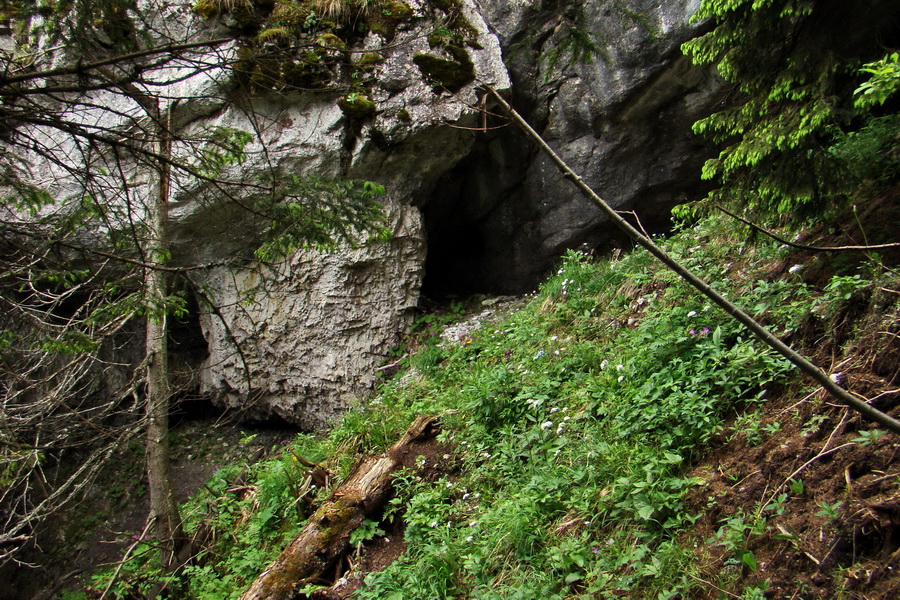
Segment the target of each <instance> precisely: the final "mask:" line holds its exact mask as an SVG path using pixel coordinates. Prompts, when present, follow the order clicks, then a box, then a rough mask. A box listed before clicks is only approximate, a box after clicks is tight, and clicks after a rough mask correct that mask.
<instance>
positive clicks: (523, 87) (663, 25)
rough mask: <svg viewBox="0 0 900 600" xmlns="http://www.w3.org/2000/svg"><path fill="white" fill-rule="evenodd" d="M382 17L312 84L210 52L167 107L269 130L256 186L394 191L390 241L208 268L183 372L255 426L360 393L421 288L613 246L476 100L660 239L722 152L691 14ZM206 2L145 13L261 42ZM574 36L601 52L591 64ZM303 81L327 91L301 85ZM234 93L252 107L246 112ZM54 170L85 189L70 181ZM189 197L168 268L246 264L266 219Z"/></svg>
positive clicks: (176, 119)
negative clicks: (496, 100) (695, 131)
mask: <svg viewBox="0 0 900 600" xmlns="http://www.w3.org/2000/svg"><path fill="white" fill-rule="evenodd" d="M154 2H155V0H142V4H148V5H152V4H153V3H154ZM388 4H389V5H390V10H389V11H388V12H391V11H393V12H392V13H391V14H394V15H395V16H396V15H399V16H400V17H402V18H400V17H398V18H396V19H393V20H391V19H389V21H390V22H389V23H387V25H386V24H385V22H382V23H381V25H380V26H379V27H380V28H381V29H380V30H379V31H376V30H375V29H378V28H375V27H374V26H373V29H371V30H369V31H368V33H367V34H365V35H362V34H359V33H358V32H357V33H353V34H352V35H351V36H350V38H352V39H349V40H348V42H349V43H350V46H349V47H341V46H340V44H339V43H338V42H337V41H335V39H333V37H331V38H329V37H327V36H325V37H320V38H318V39H317V40H315V42H314V43H315V45H316V47H317V48H318V50H317V52H319V58H317V59H316V61H320V62H319V63H316V64H315V65H313V66H314V67H315V69H319V70H318V71H316V70H315V69H313V67H312V66H310V64H312V63H310V64H306V63H302V61H301V62H298V63H291V62H285V63H279V64H277V65H275V66H274V67H273V65H272V63H267V62H265V61H262V60H257V62H256V64H255V66H252V63H251V67H246V68H245V71H246V72H244V73H243V74H241V73H237V74H235V73H234V72H232V71H230V70H228V69H221V68H217V67H216V66H215V65H216V62H217V60H218V58H217V56H214V55H210V57H209V60H208V61H207V64H206V65H204V68H203V70H202V71H198V72H197V73H196V74H192V72H191V69H192V68H193V66H192V65H196V64H199V63H196V62H195V63H192V64H190V65H189V64H186V65H184V67H183V68H184V74H185V76H184V78H183V79H182V81H181V82H180V83H179V84H178V89H177V90H174V92H173V93H172V96H173V97H179V98H180V99H179V101H178V102H177V104H173V107H174V108H173V123H174V125H175V126H176V127H177V128H178V130H179V132H180V133H181V135H182V137H183V138H185V139H191V138H197V139H202V138H203V136H204V135H205V133H204V132H208V131H211V130H213V129H214V128H216V127H220V126H225V127H231V128H234V129H239V130H246V131H251V132H253V133H254V140H253V142H251V144H250V145H249V146H248V147H247V148H246V153H247V159H246V160H245V161H244V162H243V163H242V164H240V165H238V166H233V167H232V171H235V170H237V171H238V174H239V177H240V178H241V179H243V180H245V181H249V182H252V181H254V180H255V179H256V178H257V177H258V176H260V175H263V174H271V173H274V174H276V175H278V176H299V177H304V176H309V175H315V176H320V177H330V178H359V179H367V180H372V181H376V182H378V183H381V184H383V185H384V186H385V188H386V189H387V197H386V200H385V206H386V209H387V213H388V215H389V226H390V227H391V228H392V229H393V231H394V236H393V239H392V240H390V241H388V242H378V243H373V244H367V245H363V246H362V247H359V248H355V249H350V248H348V249H346V250H344V251H341V252H337V253H332V254H325V253H319V252H315V251H310V250H303V251H299V252H297V253H296V254H294V255H292V256H289V257H286V258H285V259H284V260H283V261H281V262H280V263H278V264H275V265H267V266H260V265H255V266H254V265H253V264H252V262H250V263H248V262H245V263H244V265H245V266H243V267H241V268H225V267H224V266H218V267H215V268H212V269H207V270H205V271H204V270H199V271H195V272H194V275H193V277H194V283H195V284H196V285H197V286H199V287H201V288H203V289H205V290H206V292H205V293H206V295H207V296H208V298H209V299H211V300H213V304H214V305H215V306H216V309H215V310H206V312H203V313H202V314H201V315H200V319H199V323H198V324H197V327H200V328H202V334H203V338H205V340H206V342H207V346H208V347H207V351H206V352H205V353H203V356H192V357H188V358H187V359H185V361H184V362H185V363H186V364H191V365H196V364H198V363H202V364H201V366H200V377H199V378H198V379H199V381H200V384H199V387H200V389H199V391H200V392H201V393H202V394H204V395H206V396H208V397H210V398H212V399H213V400H214V401H215V402H218V403H220V404H223V405H226V406H229V407H233V408H238V409H240V410H242V411H244V415H245V416H246V417H247V418H250V419H265V418H268V417H271V416H278V417H281V418H283V419H285V420H287V421H290V422H292V423H295V424H297V425H299V426H302V427H305V428H309V429H314V428H318V427H322V426H324V425H326V424H327V422H328V421H329V419H330V418H332V417H333V416H334V415H336V414H338V413H339V412H340V411H341V410H342V409H343V408H344V407H346V406H347V404H348V403H349V402H350V401H351V400H352V399H353V398H357V397H362V396H364V395H365V393H366V392H367V390H369V389H370V387H371V384H372V382H373V379H374V376H375V373H376V369H377V367H378V366H379V365H380V364H381V363H382V361H383V360H384V359H385V357H386V355H387V352H388V348H389V347H390V345H391V344H393V343H394V342H396V341H397V340H398V337H399V336H400V335H402V333H403V332H404V331H405V330H406V329H407V328H408V327H409V324H410V322H411V318H412V314H413V310H414V308H415V307H416V305H417V304H418V302H419V298H420V295H421V289H422V286H423V281H424V282H425V283H426V284H427V286H428V287H429V288H430V290H431V291H433V292H435V293H440V292H453V293H466V292H473V291H488V292H504V293H508V292H520V291H525V290H528V289H530V288H532V287H533V286H534V285H535V284H536V283H537V282H538V281H539V279H540V277H541V276H542V275H543V274H545V273H546V271H547V270H548V269H549V268H551V266H552V265H553V262H554V261H555V260H556V259H557V258H558V256H559V255H560V254H561V253H562V252H563V251H564V250H565V249H566V248H570V247H576V246H579V245H583V244H587V245H588V246H589V247H595V246H597V245H601V244H603V243H605V242H606V241H608V240H609V239H611V238H612V237H614V235H615V234H614V233H613V232H611V231H609V228H608V227H606V226H605V224H604V222H603V220H602V217H601V215H600V213H599V212H598V211H597V210H596V209H595V208H594V207H592V206H591V205H590V204H589V203H588V202H586V201H585V200H583V199H582V198H581V197H580V196H579V195H578V194H577V193H576V191H575V190H574V188H573V187H572V186H571V185H570V184H569V183H568V182H566V181H565V180H563V178H562V177H561V176H560V175H559V174H558V173H557V172H556V170H555V168H554V167H553V166H552V165H551V164H550V163H549V161H548V160H547V159H546V158H545V157H543V156H541V155H539V154H537V153H536V152H535V151H534V149H533V148H532V147H531V146H530V145H529V144H528V143H527V142H526V141H525V139H524V138H523V136H522V135H521V134H520V133H519V132H518V131H517V130H515V129H514V128H513V127H511V126H509V125H508V123H507V122H506V121H504V120H503V119H502V118H500V117H497V116H492V115H486V114H485V113H483V112H482V109H484V108H487V109H490V104H489V103H488V104H484V103H483V100H484V98H485V95H484V93H483V91H481V90H480V89H479V86H480V85H481V84H482V83H487V84H490V85H493V86H494V87H496V88H498V89H501V90H506V91H507V93H508V94H509V95H510V98H511V100H512V102H513V104H514V105H515V106H516V107H517V108H518V109H519V110H520V111H521V112H522V113H523V114H524V115H525V116H526V118H528V119H529V120H530V122H531V123H532V124H533V125H534V126H535V127H536V128H537V129H538V131H540V132H542V133H543V135H544V136H545V138H546V139H547V140H548V142H549V143H550V144H551V145H552V146H553V147H555V148H556V149H557V151H558V152H559V153H560V154H561V155H562V156H563V158H565V159H566V160H567V161H569V163H570V164H571V165H572V167H573V168H574V169H575V170H576V171H578V172H580V173H581V174H582V175H583V176H584V178H585V180H586V181H587V182H588V183H589V184H590V185H592V186H593V187H594V189H596V190H597V191H598V192H599V193H600V194H601V195H602V196H604V197H605V198H606V199H607V200H609V201H610V202H611V203H612V204H614V205H615V206H617V207H619V208H621V209H624V210H635V211H636V212H637V213H638V214H639V215H640V218H641V220H642V222H643V223H644V224H645V225H648V226H655V225H658V224H660V223H665V222H667V220H668V209H669V208H670V207H671V206H672V205H673V204H675V203H677V202H679V201H683V200H687V199H690V198H692V197H696V196H697V195H699V193H700V192H701V191H702V190H703V184H702V183H701V182H700V181H699V168H700V165H701V164H702V162H703V160H704V158H705V157H706V156H707V152H706V151H705V149H704V148H703V147H702V145H701V144H700V143H699V142H698V140H697V139H696V138H695V137H694V136H693V135H692V134H691V132H690V126H691V124H692V123H693V122H694V121H695V120H697V119H698V118H700V117H701V116H703V115H704V114H707V113H708V112H709V110H710V107H711V106H712V105H713V104H714V103H715V102H717V101H718V98H719V94H720V84H719V82H718V81H717V80H716V79H715V78H714V77H712V76H711V75H710V74H709V73H708V72H706V71H703V70H700V69H697V68H694V67H692V66H691V65H690V64H689V63H688V61H687V60H686V59H685V58H684V57H682V56H681V54H680V51H679V46H680V44H681V43H682V42H683V41H685V40H686V39H688V38H689V37H690V36H691V35H692V34H693V33H694V31H695V25H691V24H690V23H689V17H690V15H691V14H692V13H693V12H694V11H695V10H696V8H697V4H698V2H697V1H696V0H673V1H671V2H666V3H663V4H661V3H655V2H650V1H648V0H630V1H629V2H613V1H601V2H592V3H566V2H559V1H541V0H533V1H527V0H515V1H499V0H441V1H440V2H436V1H431V2H427V1H425V0H408V1H407V2H406V4H401V3H397V2H393V3H388ZM191 6H200V4H199V3H198V4H196V5H194V4H193V3H191V4H190V5H188V4H184V5H176V4H165V5H164V6H162V5H161V6H160V7H159V8H153V7H152V6H151V7H150V8H152V10H150V9H148V10H147V11H146V14H148V15H151V17H150V18H153V19H156V20H157V21H160V22H161V23H164V24H166V26H165V28H164V29H170V30H172V31H177V32H178V35H186V32H191V31H197V30H204V29H206V30H209V35H211V36H218V35H222V34H228V33H234V32H236V31H244V30H245V29H246V28H247V27H248V26H247V25H246V23H245V24H243V25H242V24H241V23H240V22H239V19H238V20H236V17H235V16H234V15H230V14H229V13H227V12H226V13H222V14H218V16H214V17H212V18H208V19H207V18H200V17H199V16H198V15H197V12H196V9H194V10H192V9H191ZM267 6H269V5H268V4H267ZM386 6H387V5H386ZM267 10H272V9H267ZM386 10H387V9H386ZM153 15H155V16H153ZM387 26H389V27H388V29H390V31H387V32H386V31H385V30H384V28H385V27H387ZM242 28H243V29H242ZM261 35H262V34H259V35H257V37H256V40H257V41H256V42H254V43H256V44H257V45H259V44H260V43H261V42H259V39H260V36H261ZM273 35H274V34H273ZM279 35H281V34H279ZM579 39H581V40H585V39H587V40H593V41H592V42H591V43H590V44H589V45H588V47H587V50H586V49H585V47H584V46H583V45H582V46H579V45H578V43H576V42H577V41H578V40H579ZM338 41H339V42H340V43H344V42H342V41H340V40H338ZM331 45H333V47H331ZM263 49H264V50H265V48H263ZM460 49H461V50H460ZM218 52H219V53H220V54H221V53H225V54H226V55H228V53H231V54H230V56H232V57H234V56H235V55H239V53H240V52H241V51H240V49H239V48H238V47H237V46H234V45H232V46H229V47H224V48H220V49H219V50H218ZM363 57H369V58H366V59H365V60H363ZM372 57H375V58H374V59H373V58H372ZM202 62H203V61H200V63H202ZM314 62H315V61H314ZM239 64H240V63H239ZM298 65H299V66H298ZM323 65H324V66H323ZM301 67H302V68H301ZM448 68H449V70H448ZM267 69H268V70H267ZM272 69H274V70H272ZM298 69H299V71H298ZM304 69H306V70H304ZM147 76H148V77H152V76H153V74H152V73H150V74H148V75H147ZM263 76H265V77H263ZM288 76H291V77H300V78H301V79H302V80H303V82H304V83H305V84H309V85H311V86H312V87H314V88H315V89H313V90H311V91H298V90H296V89H287V88H285V87H283V86H282V85H281V82H283V81H284V80H285V78H287V77H288ZM235 77H238V78H241V77H243V78H244V79H245V81H244V85H245V86H249V87H250V88H251V89H252V90H253V91H252V93H250V94H235V93H234V92H235V89H236V85H235V83H236V82H235V79H234V78H235ZM322 77H324V79H321V78H322ZM316 78H319V79H316ZM329 78H332V79H333V80H331V79H329ZM361 82H362V83H361ZM300 87H301V88H302V87H303V86H300ZM350 90H356V92H355V93H348V91H350ZM117 98H118V99H119V100H122V97H121V96H118V97H117ZM360 98H363V99H364V100H365V101H366V102H362V103H359V100H360ZM93 103H94V108H92V109H90V110H88V111H86V112H85V113H84V115H83V118H84V119H86V120H95V121H99V120H105V121H104V122H106V121H109V125H108V126H109V127H110V128H111V129H114V128H115V126H116V125H115V120H116V119H117V118H119V117H120V116H122V115H132V114H136V112H137V109H136V106H135V105H134V103H133V102H130V103H129V102H128V101H127V99H125V103H124V104H121V105H114V104H113V103H112V102H111V101H110V99H109V98H105V97H103V93H102V92H98V95H97V97H95V98H93ZM103 106H112V109H113V111H112V112H104V110H105V109H101V108H97V107H103ZM95 113H96V114H95ZM195 134H196V135H195ZM63 146H65V143H63V144H61V147H63ZM177 151H178V148H177V147H176V152H177ZM47 174H48V175H47V178H48V180H49V181H52V182H53V185H56V186H57V187H59V188H60V189H66V190H71V186H70V185H69V184H68V183H66V181H65V174H64V173H62V172H59V171H58V170H57V171H53V170H47ZM142 181H143V183H141V185H149V184H150V183H152V182H150V181H149V180H147V178H146V176H144V178H143V180H142ZM177 184H178V185H176V186H174V194H173V197H172V199H171V204H170V217H171V227H172V250H173V264H180V265H200V264H205V263H210V262H215V261H218V260H220V259H222V258H223V257H226V256H244V257H246V258H249V256H250V254H249V251H250V250H252V248H253V247H254V246H255V245H256V244H258V241H259V223H258V222H256V221H254V220H253V219H252V218H248V217H247V215H246V214H245V212H243V211H242V210H241V209H239V208H236V207H237V206H238V204H240V203H244V204H247V203H249V202H250V201H252V197H245V198H243V199H242V198H234V197H228V195H227V194H226V195H223V194H221V193H220V191H219V190H218V188H216V187H215V186H210V185H206V184H197V183H196V182H191V181H187V180H185V181H179V182H177ZM234 200H238V202H237V203H236V202H234ZM200 304H201V306H203V303H202V302H201V303H200Z"/></svg>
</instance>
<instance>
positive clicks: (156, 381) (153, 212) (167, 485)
mask: <svg viewBox="0 0 900 600" xmlns="http://www.w3.org/2000/svg"><path fill="white" fill-rule="evenodd" d="M154 116H155V117H156V118H157V119H158V123H157V126H158V128H159V133H160V139H159V142H158V145H159V150H158V151H159V154H160V156H162V157H166V156H168V153H169V152H170V144H169V135H168V128H167V124H166V123H164V122H163V121H162V115H161V114H160V111H159V110H158V105H157V111H156V114H155V115H154ZM158 173H159V184H158V188H157V193H156V195H155V197H151V198H149V199H148V202H147V210H148V215H147V222H148V226H149V230H150V236H151V239H150V243H149V252H148V253H147V262H149V263H151V264H161V263H162V262H163V261H164V260H165V256H166V251H167V244H168V239H167V237H168V236H167V219H168V214H167V213H168V198H169V177H170V173H169V168H168V165H167V164H165V163H164V162H163V161H160V163H159V169H158ZM145 287H146V293H147V301H148V304H149V306H150V311H149V312H150V314H149V315H148V316H147V342H146V344H147V347H146V353H147V357H146V359H147V479H148V482H149V486H150V514H151V518H152V519H153V521H154V522H155V531H156V537H157V543H158V544H159V549H160V563H161V565H162V567H163V568H164V569H169V568H172V567H174V566H176V563H177V558H178V553H179V551H180V550H181V547H182V546H183V545H184V531H183V528H182V524H181V514H180V513H179V511H178V503H177V502H176V500H175V491H174V485H173V482H172V470H171V466H170V457H169V397H170V395H171V392H170V389H169V365H168V362H169V354H168V343H167V335H168V329H167V319H166V316H167V310H166V298H167V296H168V289H167V283H166V273H165V272H164V271H163V270H161V269H153V268H149V269H147V270H146V275H145Z"/></svg>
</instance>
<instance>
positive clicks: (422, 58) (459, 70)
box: [413, 46, 475, 93]
mask: <svg viewBox="0 0 900 600" xmlns="http://www.w3.org/2000/svg"><path fill="white" fill-rule="evenodd" d="M445 50H446V51H447V53H448V54H450V56H452V57H453V60H448V59H446V58H441V57H439V56H435V55H433V54H416V55H415V56H413V62H414V63H415V64H416V66H417V67H419V70H420V71H421V72H422V76H423V77H424V78H425V80H426V81H428V82H429V83H430V84H432V85H434V86H435V90H434V91H435V92H436V93H437V92H439V91H440V90H442V89H445V90H447V91H449V92H453V93H455V92H458V91H459V90H461V89H462V88H463V87H464V86H465V85H466V84H468V83H471V82H472V81H474V80H475V65H473V64H472V60H471V59H470V58H469V55H468V53H467V52H466V51H465V50H464V49H463V48H460V47H459V46H447V47H446V48H445Z"/></svg>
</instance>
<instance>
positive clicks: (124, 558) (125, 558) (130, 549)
mask: <svg viewBox="0 0 900 600" xmlns="http://www.w3.org/2000/svg"><path fill="white" fill-rule="evenodd" d="M155 520H156V517H155V516H150V517H149V518H148V519H147V524H146V525H144V531H142V532H141V535H140V537H138V539H136V540H134V543H132V544H131V546H129V547H128V550H126V551H125V554H124V555H122V560H120V561H119V566H117V567H116V570H115V571H113V574H112V577H110V578H109V583H107V584H106V589H105V590H103V593H102V594H100V600H105V598H106V595H107V594H108V593H109V590H110V589H112V586H113V584H114V583H115V582H116V579H118V578H119V573H121V572H122V567H124V566H125V563H127V562H128V558H129V556H131V553H132V552H134V549H135V548H137V546H138V544H140V543H141V541H142V540H143V539H144V538H145V537H147V532H148V531H149V530H150V526H151V525H153V521H155Z"/></svg>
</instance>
